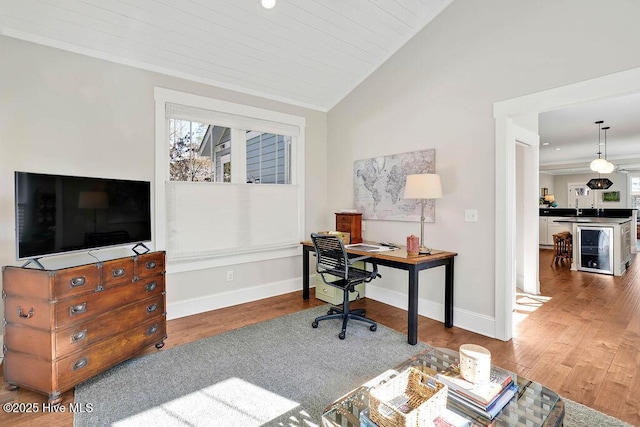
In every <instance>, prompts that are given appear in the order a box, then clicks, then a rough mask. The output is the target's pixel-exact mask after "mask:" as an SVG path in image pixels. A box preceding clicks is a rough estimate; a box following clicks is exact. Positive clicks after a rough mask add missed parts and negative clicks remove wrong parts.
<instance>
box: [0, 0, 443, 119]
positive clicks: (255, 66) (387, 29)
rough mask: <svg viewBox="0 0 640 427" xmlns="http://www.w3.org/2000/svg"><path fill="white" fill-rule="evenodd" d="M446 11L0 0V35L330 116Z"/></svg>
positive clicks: (247, 0) (376, 0)
mask: <svg viewBox="0 0 640 427" xmlns="http://www.w3.org/2000/svg"><path fill="white" fill-rule="evenodd" d="M452 1H453V0H277V4H276V6H275V7H274V8H273V9H270V10H267V9H264V8H262V7H261V6H260V4H259V0H0V32H1V34H4V35H7V36H10V37H16V38H21V39H24V40H28V41H33V42H36V43H41V44H46V45H50V46H54V47H58V48H62V49H67V50H70V51H74V52H78V53H82V54H85V55H90V56H95V57H99V58H103V59H107V60H112V61H116V62H121V63H125V64H129V65H133V66H137V67H141V68H145V69H149V70H152V71H158V72H162V73H166V74H170V75H174V76H178V77H182V78H186V79H191V80H195V81H199V82H203V83H208V84H213V85H216V86H220V87H224V88H228V89H233V90H237V91H241V92H245V93H250V94H255V95H259V96H263V97H267V98H271V99H276V100H280V101H284V102H288V103H291V104H295V105H300V106H305V107H310V108H313V109H317V110H321V111H328V110H329V109H330V108H331V107H333V106H334V105H335V104H336V103H338V102H339V101H340V100H341V99H342V98H343V97H344V96H346V95H347V94H348V93H349V92H350V91H352V90H353V89H354V88H355V87H356V86H357V85H358V84H359V83H360V82H362V81H363V80H364V79H365V78H366V77H367V76H369V75H370V74H371V73H372V72H373V71H374V70H375V69H376V68H378V67H379V66H380V65H381V64H382V63H383V62H384V61H385V60H387V59H388V58H389V57H390V56H391V55H393V54H394V53H395V52H396V51H397V50H398V49H399V48H400V47H401V46H402V45H404V44H405V43H406V42H407V41H408V40H409V39H410V38H411V37H413V36H414V35H415V34H416V33H417V32H418V31H420V30H421V29H422V28H423V27H424V26H425V25H426V24H427V23H429V22H430V21H431V20H432V19H433V18H434V17H435V16H436V15H438V14H439V13H440V12H441V11H442V10H444V8H446V7H447V6H448V5H449V4H450V3H451V2H452Z"/></svg>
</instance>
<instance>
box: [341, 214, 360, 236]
mask: <svg viewBox="0 0 640 427" xmlns="http://www.w3.org/2000/svg"><path fill="white" fill-rule="evenodd" d="M336 231H342V232H345V233H350V234H351V243H362V214H361V213H343V212H339V213H338V212H336Z"/></svg>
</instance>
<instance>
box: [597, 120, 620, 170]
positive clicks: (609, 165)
mask: <svg viewBox="0 0 640 427" xmlns="http://www.w3.org/2000/svg"><path fill="white" fill-rule="evenodd" d="M609 129H611V126H605V127H603V128H602V130H603V131H604V160H605V162H606V163H605V164H604V165H603V166H602V167H601V168H600V171H599V172H600V173H611V172H613V170H614V169H615V168H616V167H615V166H614V164H613V163H611V162H610V161H609V160H607V130H609Z"/></svg>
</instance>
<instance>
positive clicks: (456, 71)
mask: <svg viewBox="0 0 640 427" xmlns="http://www.w3.org/2000/svg"><path fill="white" fill-rule="evenodd" d="M638 13H640V3H638V2H628V1H614V2H612V3H611V4H609V3H608V7H607V8H604V9H603V8H602V5H601V3H600V2H597V1H595V0H589V1H581V0H572V1H558V2H531V1H526V0H517V1H513V0H496V1H491V2H484V1H477V0H476V1H474V0H459V1H455V2H453V3H452V4H451V5H450V6H449V7H448V8H447V9H446V10H445V11H444V12H443V13H442V14H441V15H439V16H438V17H437V18H436V19H435V20H434V21H433V22H432V23H431V24H429V25H428V26H427V27H426V28H425V29H424V30H422V31H421V32H419V33H418V34H417V35H416V36H415V37H414V38H413V39H412V40H411V41H410V42H409V43H408V44H407V45H405V46H404V47H403V48H402V49H401V50H400V51H399V52H398V53H396V54H395V55H393V56H392V57H391V58H390V59H389V60H388V61H387V62H386V63H385V64H384V65H383V66H381V67H380V68H379V69H378V70H377V71H376V72H375V73H374V74H373V75H372V76H370V77H369V78H368V79H367V80H365V81H364V82H363V83H362V84H361V85H360V86H359V87H358V88H356V89H355V90H354V91H353V92H352V93H351V94H349V96H347V97H346V98H345V99H344V100H343V101H342V102H340V103H339V104H338V105H337V106H335V107H334V108H333V109H332V110H331V111H330V112H329V122H328V124H329V137H328V147H329V158H330V159H331V173H330V174H329V188H332V189H333V190H334V193H333V194H332V196H331V198H330V199H329V207H330V208H331V209H330V211H331V210H332V209H337V208H339V207H342V206H347V205H349V204H350V203H351V200H352V197H353V189H352V184H351V182H352V176H351V167H352V163H353V160H355V159H361V158H368V157H374V156H381V155H386V154H392V153H401V152H407V151H413V150H420V149H425V148H435V149H436V170H437V172H438V173H440V174H441V176H442V183H443V191H444V198H442V199H439V200H437V201H436V222H435V223H429V224H426V229H425V235H426V238H427V240H428V243H429V245H430V246H433V247H436V248H441V249H446V250H451V251H456V252H457V253H458V256H457V258H456V268H455V293H454V298H455V307H456V311H455V315H454V323H455V324H456V325H458V326H461V327H463V328H466V329H470V330H479V331H480V332H482V333H485V334H487V335H493V333H494V329H493V325H492V324H491V323H492V322H493V319H494V312H495V311H494V308H495V307H494V304H495V292H496V289H495V286H494V283H495V271H494V262H495V260H494V249H495V237H494V236H495V224H494V218H495V215H496V212H495V208H494V204H495V190H494V189H495V185H496V183H495V148H494V147H495V145H494V142H495V137H494V121H493V115H492V112H493V110H492V109H493V104H494V103H495V102H497V101H502V100H506V99H510V98H514V97H518V96H522V95H525V94H530V93H535V92H538V91H541V90H545V89H549V88H555V87H559V86H562V85H566V84H570V83H574V82H578V81H582V80H586V79H589V78H593V77H596V76H601V75H606V74H610V73H613V72H616V71H620V70H626V69H630V68H635V67H638V66H639V65H640V56H639V55H634V54H629V52H636V51H637V40H638V39H639V38H640V27H639V26H637V25H635V23H634V21H635V18H634V17H637V16H638ZM596 52H597V53H598V60H596V61H594V59H593V58H594V53H596ZM469 208H474V209H478V210H479V222H477V223H466V222H464V210H465V209H469ZM418 227H419V224H417V223H401V222H385V221H367V225H366V233H365V234H366V235H365V237H369V238H374V239H376V240H378V239H379V240H391V241H397V242H402V241H404V239H405V237H406V236H407V235H408V234H411V233H416V231H417V230H418ZM441 275H442V273H441V272H440V271H438V269H434V270H433V271H428V272H423V273H422V276H421V291H420V296H421V297H422V298H423V301H422V306H421V312H422V313H424V314H426V315H429V316H430V317H434V318H437V316H438V315H439V312H438V311H437V310H435V309H436V308H437V309H439V308H440V305H441V304H442V301H443V295H442V279H441ZM368 289H373V290H376V289H379V290H380V291H379V292H378V294H379V295H380V296H381V297H382V298H383V299H384V300H386V301H387V302H390V303H395V302H396V301H404V300H406V297H405V296H404V295H405V294H406V275H403V274H401V273H397V272H393V274H390V272H387V271H384V272H383V278H382V279H381V280H378V281H376V282H375V284H371V285H369V288H368ZM390 291H395V292H396V293H400V295H397V294H394V293H391V292H390ZM368 295H369V291H368ZM423 308H424V309H423ZM440 316H441V314H440Z"/></svg>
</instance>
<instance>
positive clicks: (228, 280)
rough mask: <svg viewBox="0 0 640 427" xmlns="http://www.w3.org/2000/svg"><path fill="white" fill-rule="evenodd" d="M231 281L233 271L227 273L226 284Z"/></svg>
mask: <svg viewBox="0 0 640 427" xmlns="http://www.w3.org/2000/svg"><path fill="white" fill-rule="evenodd" d="M231 281H233V270H229V271H227V282H231Z"/></svg>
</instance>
